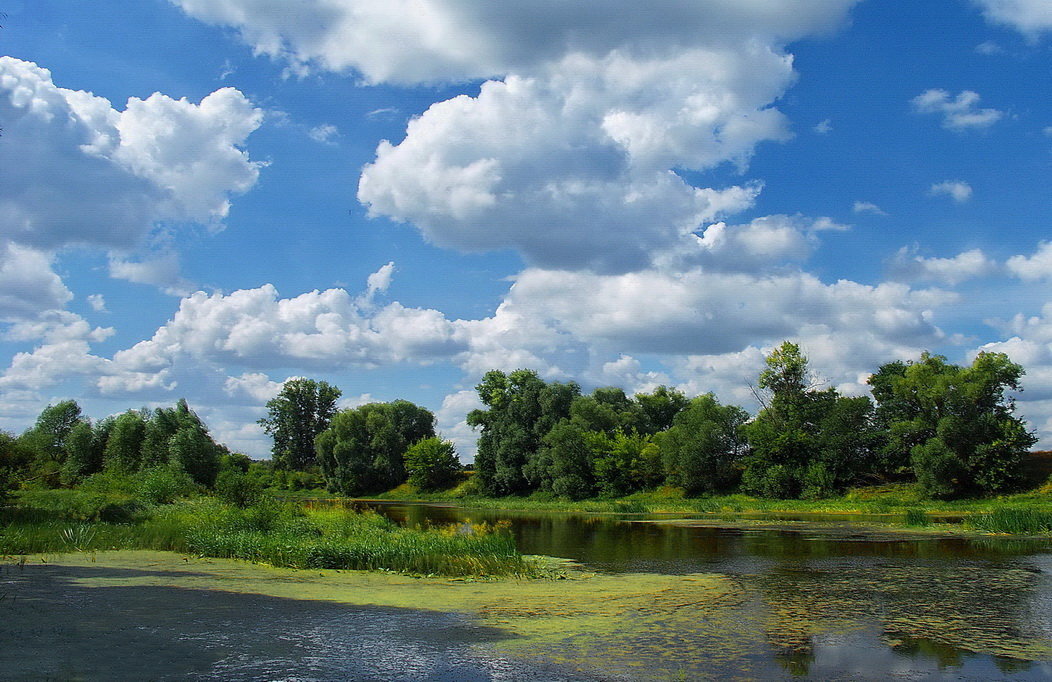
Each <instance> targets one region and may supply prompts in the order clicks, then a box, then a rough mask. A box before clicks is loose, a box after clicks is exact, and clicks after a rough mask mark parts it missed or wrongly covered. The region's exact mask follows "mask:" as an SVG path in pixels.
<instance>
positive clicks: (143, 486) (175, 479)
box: [135, 467, 194, 504]
mask: <svg viewBox="0 0 1052 682" xmlns="http://www.w3.org/2000/svg"><path fill="white" fill-rule="evenodd" d="M138 478H139V485H138V486H137V487H136V490H135V496H136V497H137V498H138V499H139V500H141V501H142V502H145V503H146V504H171V503H172V502H174V501H175V500H176V499H178V498H180V497H185V496H187V495H190V494H191V493H193V492H194V482H193V480H191V479H190V477H189V476H188V475H187V474H186V472H184V471H176V470H173V469H171V468H169V467H155V468H152V469H147V470H146V471H143V472H142V473H141V474H139V476H138Z"/></svg>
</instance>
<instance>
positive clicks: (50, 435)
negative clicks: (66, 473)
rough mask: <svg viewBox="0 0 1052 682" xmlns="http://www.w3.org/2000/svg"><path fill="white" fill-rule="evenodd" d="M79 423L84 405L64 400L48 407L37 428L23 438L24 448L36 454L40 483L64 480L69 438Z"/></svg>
mask: <svg viewBox="0 0 1052 682" xmlns="http://www.w3.org/2000/svg"><path fill="white" fill-rule="evenodd" d="M79 423H82V420H81V413H80V406H79V405H78V404H77V403H76V401H74V400H63V401H62V402H60V403H57V404H55V405H48V406H47V407H45V408H44V409H43V411H41V413H40V416H38V417H37V420H36V423H35V424H34V425H33V427H32V428H30V429H29V430H27V431H26V432H25V433H23V434H22V435H21V436H20V437H19V441H20V442H21V443H22V445H23V446H24V447H25V448H27V449H28V450H30V451H32V452H33V453H34V457H33V459H34V463H33V469H34V471H35V473H36V476H37V479H38V480H42V481H44V482H46V483H48V484H50V485H58V484H59V482H60V481H61V480H62V478H63V464H64V462H65V461H66V438H68V437H69V434H70V432H71V431H72V430H73V427H74V426H76V425H77V424H79Z"/></svg>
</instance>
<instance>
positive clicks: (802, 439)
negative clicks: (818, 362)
mask: <svg viewBox="0 0 1052 682" xmlns="http://www.w3.org/2000/svg"><path fill="white" fill-rule="evenodd" d="M766 365H767V366H766V367H765V369H764V370H763V371H762V372H761V373H760V380H759V386H760V388H761V389H762V390H764V391H766V392H767V396H768V399H767V400H766V405H765V406H764V407H763V409H761V410H760V412H759V414H757V415H756V418H755V419H754V420H752V421H751V422H749V423H748V424H747V425H745V427H744V431H745V435H746V437H747V439H748V442H749V446H750V453H749V454H748V455H747V456H746V457H745V458H744V463H745V470H744V472H743V474H742V487H743V488H744V489H745V490H746V491H747V492H751V493H753V494H756V495H761V496H764V497H779V498H786V497H798V496H801V495H804V496H807V497H825V496H828V495H831V494H834V493H836V492H838V491H839V490H841V489H843V488H844V487H846V486H847V485H850V484H851V483H853V482H855V481H857V480H858V479H859V478H860V477H861V476H863V475H865V474H866V473H870V472H872V471H873V469H874V468H875V463H874V459H875V452H876V450H877V448H878V447H879V444H880V438H881V435H880V431H879V429H878V428H877V426H876V423H875V421H874V416H873V406H872V402H871V401H870V400H869V398H866V397H854V398H851V397H844V396H841V395H840V394H838V393H837V391H836V390H834V389H826V390H822V391H819V390H816V389H814V388H812V387H811V386H810V384H812V383H813V382H812V381H811V380H810V378H809V375H808V361H807V358H806V357H805V356H804V355H803V353H802V352H801V351H800V347H799V346H798V345H796V344H795V343H791V342H789V341H786V342H784V343H783V344H782V345H781V346H780V347H779V348H777V349H775V350H774V351H773V352H772V353H771V354H770V355H768V356H767V359H766Z"/></svg>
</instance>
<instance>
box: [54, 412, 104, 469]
mask: <svg viewBox="0 0 1052 682" xmlns="http://www.w3.org/2000/svg"><path fill="white" fill-rule="evenodd" d="M104 448H105V443H99V441H98V439H97V438H96V436H95V429H93V428H92V427H91V424H89V423H87V422H84V421H80V422H77V424H75V425H74V426H73V428H72V429H70V431H69V435H67V436H66V461H65V463H64V464H63V465H62V482H63V483H66V484H73V483H77V482H78V481H80V480H82V479H84V478H86V477H88V476H90V475H92V474H94V473H96V472H98V471H102V457H103V451H104Z"/></svg>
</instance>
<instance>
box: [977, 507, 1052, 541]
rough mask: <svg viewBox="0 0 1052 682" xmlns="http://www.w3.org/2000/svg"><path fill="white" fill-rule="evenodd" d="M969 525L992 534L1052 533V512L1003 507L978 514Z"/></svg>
mask: <svg viewBox="0 0 1052 682" xmlns="http://www.w3.org/2000/svg"><path fill="white" fill-rule="evenodd" d="M967 522H968V525H970V526H972V527H973V528H975V529H977V530H984V531H987V532H990V533H1016V534H1028V535H1033V534H1037V533H1049V532H1052V512H1047V511H1040V510H1037V509H1025V508H1022V507H1002V508H1000V509H994V510H993V511H991V512H989V513H987V514H976V515H974V516H972V517H971V518H969V519H968V521H967Z"/></svg>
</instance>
